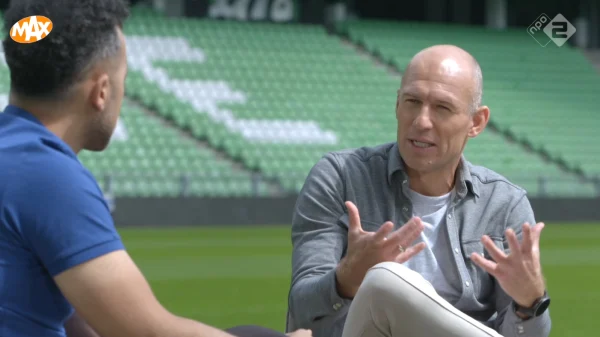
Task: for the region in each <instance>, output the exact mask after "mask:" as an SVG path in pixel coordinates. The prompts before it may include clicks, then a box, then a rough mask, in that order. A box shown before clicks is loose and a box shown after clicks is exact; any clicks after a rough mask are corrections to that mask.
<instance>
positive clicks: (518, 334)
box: [498, 308, 552, 337]
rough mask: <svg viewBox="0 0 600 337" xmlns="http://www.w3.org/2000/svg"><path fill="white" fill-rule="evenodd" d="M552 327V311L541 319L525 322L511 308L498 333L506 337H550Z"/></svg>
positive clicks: (544, 314)
mask: <svg viewBox="0 0 600 337" xmlns="http://www.w3.org/2000/svg"><path fill="white" fill-rule="evenodd" d="M551 325H552V322H551V319H550V310H546V312H544V313H543V314H542V315H541V316H539V317H532V318H529V319H527V320H523V319H521V318H520V317H518V316H517V315H516V314H515V312H514V311H513V310H511V309H510V308H509V309H508V310H506V314H505V315H504V319H503V320H502V324H501V325H500V328H499V329H498V330H499V331H498V332H499V333H500V334H502V336H504V337H548V336H549V335H550V329H551Z"/></svg>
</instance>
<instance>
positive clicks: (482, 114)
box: [468, 106, 490, 138]
mask: <svg viewBox="0 0 600 337" xmlns="http://www.w3.org/2000/svg"><path fill="white" fill-rule="evenodd" d="M489 120H490V109H489V108H488V107H487V106H482V107H479V109H477V111H476V112H475V113H474V114H473V116H471V129H470V130H469V134H468V135H469V137H471V138H474V137H477V135H479V134H480V133H481V132H482V131H483V130H484V129H485V127H486V126H487V123H488V121H489Z"/></svg>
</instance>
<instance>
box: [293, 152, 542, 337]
mask: <svg viewBox="0 0 600 337" xmlns="http://www.w3.org/2000/svg"><path fill="white" fill-rule="evenodd" d="M408 186H409V184H408V176H407V174H406V173H405V171H404V169H403V161H402V160H401V158H400V154H399V152H398V145H397V143H396V142H393V143H388V144H383V145H380V146H375V147H363V148H358V149H352V150H343V151H338V152H331V153H328V154H326V155H325V156H323V158H321V160H319V161H318V162H317V164H316V165H315V166H314V167H313V168H312V170H311V171H310V173H309V175H308V177H307V179H306V182H305V184H304V187H303V188H302V190H301V192H300V195H299V198H298V200H297V204H296V207H295V210H294V214H293V223H292V243H293V257H292V284H291V289H290V294H289V312H288V322H287V331H292V330H295V329H298V328H306V329H312V330H313V336H314V337H340V336H341V335H342V329H343V326H344V321H345V317H346V314H347V310H348V307H349V305H350V303H351V301H350V300H348V299H345V298H342V297H340V296H339V294H338V293H337V290H336V279H335V268H336V266H337V264H338V263H339V261H340V259H341V258H342V257H343V256H344V255H345V253H346V249H347V235H348V213H347V210H346V208H345V205H344V202H345V201H352V202H354V203H355V204H356V206H357V207H358V209H359V213H360V217H361V222H362V226H363V229H364V230H367V231H377V229H378V228H379V227H380V226H381V225H382V224H383V223H384V222H386V221H388V220H391V221H393V222H394V224H395V226H396V228H399V227H400V226H402V225H403V224H404V223H406V222H407V221H408V220H409V219H410V217H411V216H412V205H411V201H410V200H409V198H408V197H407V195H408V193H407V189H408ZM455 189H456V193H455V195H456V197H455V198H454V199H453V200H452V203H451V205H450V206H449V209H448V214H447V219H446V224H447V226H448V235H449V239H450V243H451V247H450V248H449V250H448V252H447V254H450V255H452V256H453V257H454V260H455V261H456V264H455V267H456V268H457V271H458V274H459V275H460V279H457V280H454V281H455V282H456V284H455V285H456V287H457V289H462V296H461V297H460V298H459V299H458V301H456V302H455V303H452V304H453V305H454V306H455V307H456V308H458V309H459V310H461V311H463V312H464V313H466V314H468V315H469V316H471V317H473V318H475V319H477V320H478V321H480V322H482V323H484V324H485V325H487V326H490V327H492V328H494V329H495V330H497V331H498V332H499V333H500V334H502V335H503V336H505V337H525V336H528V337H547V336H548V335H549V334H550V326H551V320H550V313H549V310H547V311H546V312H545V313H544V314H543V315H542V316H540V317H535V318H531V319H529V320H526V321H523V320H521V319H520V318H519V317H518V316H517V315H516V314H515V313H514V311H513V310H512V307H511V305H510V304H511V298H510V297H509V296H508V295H507V294H506V293H505V292H504V291H503V290H502V288H501V287H500V285H499V284H498V283H497V282H496V281H495V279H494V278H493V277H491V276H490V275H489V274H487V273H486V272H485V271H484V270H482V269H481V268H479V267H478V266H477V265H475V264H474V263H473V262H471V260H470V258H469V257H470V255H471V254H472V253H474V252H475V253H477V254H483V255H484V256H485V257H486V258H488V259H491V257H490V256H489V255H488V253H487V251H486V250H485V249H484V247H483V244H482V243H481V237H482V236H483V235H484V234H487V235H489V236H490V238H491V239H492V240H493V241H494V242H495V243H496V245H497V246H498V247H500V248H502V249H504V250H505V251H506V252H508V251H509V249H508V242H507V241H506V239H505V238H504V232H505V230H506V229H507V228H509V227H511V228H513V229H514V230H515V232H516V233H517V235H518V236H519V238H521V229H522V226H523V224H524V223H525V222H528V223H530V224H532V225H534V224H535V223H536V222H535V218H534V215H533V210H532V208H531V205H530V203H529V200H528V199H527V197H526V193H525V191H524V190H523V189H522V188H520V187H518V186H516V185H514V184H512V183H511V182H509V181H508V180H507V179H506V178H504V177H502V176H501V175H499V174H497V173H495V172H493V171H491V170H489V169H486V168H483V167H480V166H475V165H472V164H471V163H469V162H468V161H466V159H465V158H464V157H463V158H462V159H461V163H460V166H459V170H458V174H457V175H456V185H455ZM458 282H460V284H458Z"/></svg>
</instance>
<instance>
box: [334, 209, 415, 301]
mask: <svg viewBox="0 0 600 337" xmlns="http://www.w3.org/2000/svg"><path fill="white" fill-rule="evenodd" d="M346 207H347V208H348V215H349V226H348V250H347V253H346V256H345V257H344V258H343V259H342V261H340V264H339V265H338V268H337V270H336V275H337V280H338V292H339V293H340V295H341V296H343V297H347V298H353V297H354V295H355V294H356V291H357V290H358V288H359V287H360V284H361V283H362V280H363V279H364V277H365V275H366V273H367V271H368V270H369V268H371V267H373V266H374V265H376V264H378V263H380V262H390V261H391V262H398V263H403V262H405V261H407V260H408V259H410V258H411V257H412V256H414V255H416V254H417V253H419V252H420V251H421V250H423V248H425V243H423V242H421V243H419V244H417V245H414V246H412V243H413V241H415V239H416V238H417V237H419V235H420V234H421V232H422V231H423V228H424V227H423V223H422V222H421V220H420V219H419V218H412V219H411V220H410V221H408V222H407V223H406V224H405V225H404V226H402V227H401V228H400V229H399V230H397V231H396V232H394V233H391V232H392V230H393V229H394V224H393V223H391V222H389V221H388V222H386V223H384V224H383V225H382V226H381V227H380V228H379V230H378V231H377V232H375V233H372V232H365V231H364V230H363V229H362V226H361V223H360V216H359V214H358V209H357V208H356V206H355V205H354V204H353V203H352V202H350V201H348V202H346ZM390 233H391V234H390Z"/></svg>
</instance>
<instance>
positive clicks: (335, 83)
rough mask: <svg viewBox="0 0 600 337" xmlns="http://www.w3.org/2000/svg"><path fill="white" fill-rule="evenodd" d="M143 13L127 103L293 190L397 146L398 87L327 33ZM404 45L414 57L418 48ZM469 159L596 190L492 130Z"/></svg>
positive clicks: (558, 191) (550, 187) (556, 186)
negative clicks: (336, 163) (319, 169)
mask: <svg viewBox="0 0 600 337" xmlns="http://www.w3.org/2000/svg"><path fill="white" fill-rule="evenodd" d="M136 14H137V15H136V16H135V17H134V19H133V20H131V21H130V22H129V23H128V26H127V27H126V34H127V36H128V46H129V52H130V66H131V75H130V77H129V80H128V81H129V82H128V94H129V95H130V96H131V97H134V98H136V99H138V100H139V101H140V102H142V103H143V104H145V105H147V106H149V107H151V108H152V109H154V110H156V111H157V112H158V113H159V114H160V115H162V116H164V117H166V118H168V119H170V120H172V121H173V122H174V123H175V124H176V125H178V126H179V127H181V128H182V129H186V130H189V131H191V132H192V133H193V134H194V136H196V137H197V138H198V139H202V140H206V141H207V142H208V143H209V144H211V145H212V146H214V147H215V148H217V149H220V150H222V151H224V152H226V153H227V154H228V155H229V156H231V157H232V158H234V159H236V160H239V161H240V162H242V163H243V164H244V165H245V166H246V167H247V168H249V169H251V170H255V171H258V172H261V173H262V174H263V175H264V176H265V177H267V178H271V179H274V180H275V181H279V182H280V183H281V184H282V185H283V186H284V188H285V189H286V190H288V191H290V192H294V191H297V190H299V189H300V188H301V185H302V183H303V180H304V178H305V176H306V174H307V173H308V170H309V169H310V167H311V166H312V165H314V163H315V162H316V161H317V160H318V159H319V157H320V156H322V155H323V154H324V153H325V152H326V151H329V150H336V149H342V148H349V147H356V146H363V145H374V144H377V143H382V142H387V141H393V140H394V138H395V132H396V127H395V122H396V121H395V117H394V113H393V111H394V104H395V98H396V97H395V91H396V90H397V87H398V85H399V79H398V78H394V77H393V76H391V75H390V74H388V73H387V72H386V71H385V69H383V68H381V67H378V66H376V65H375V64H374V63H373V62H372V61H371V60H369V59H366V58H364V57H362V56H361V55H359V54H358V53H357V52H356V50H354V49H353V48H352V47H349V46H347V45H346V44H344V42H343V41H341V40H340V39H339V38H337V37H334V36H330V35H328V34H327V33H326V31H325V29H324V28H322V27H316V26H306V25H302V26H300V25H272V24H263V23H241V22H225V21H211V20H198V19H180V18H178V19H173V18H166V17H162V16H159V15H156V14H153V13H152V12H137V13H136ZM382 36H384V37H386V38H389V36H390V35H385V34H383V35H382ZM369 41H372V40H371V39H369ZM432 42H434V41H431V40H425V41H424V42H419V43H420V44H421V45H423V46H426V45H429V44H430V43H432ZM438 42H439V41H438ZM530 42H531V41H530ZM396 46H399V47H398V48H400V50H401V51H402V52H401V53H400V52H398V53H397V54H399V55H405V56H406V57H409V55H411V54H413V53H414V52H415V48H416V44H415V45H413V46H410V47H409V46H407V47H406V49H403V48H404V45H403V44H402V43H400V44H396ZM405 61H406V59H405ZM493 81H494V80H490V82H493ZM494 85H496V84H491V86H494ZM496 92H497V91H496ZM490 105H492V104H490ZM492 106H495V104H494V105H492ZM505 123H506V125H507V127H508V126H510V125H514V124H517V125H518V124H520V123H514V120H512V122H511V123H509V122H508V121H505ZM546 133H547V132H546ZM467 153H468V157H469V159H471V160H472V161H474V162H476V163H481V164H484V165H486V166H488V167H491V168H493V169H495V170H498V171H499V172H501V173H502V174H504V175H506V176H508V177H509V178H511V179H512V180H513V181H515V182H516V183H518V184H520V185H522V186H525V187H526V188H527V189H528V190H529V191H530V192H531V193H533V194H537V193H542V192H543V193H546V194H549V195H593V194H594V188H593V185H592V184H591V183H587V184H586V183H582V182H579V177H578V176H577V175H575V174H570V173H566V172H564V171H562V170H561V169H560V168H559V167H558V166H557V165H556V164H554V163H551V162H546V161H544V160H543V159H542V158H541V157H540V156H537V155H534V154H532V153H530V152H528V151H526V149H525V148H524V147H523V146H522V145H520V144H516V143H509V142H507V139H506V138H505V137H504V136H503V135H501V134H498V133H494V132H493V131H487V132H486V133H484V134H483V135H482V136H481V137H478V138H477V139H476V140H475V141H473V142H472V144H471V145H470V146H469V149H468V150H467ZM538 173H542V174H543V177H545V178H546V179H547V181H548V184H546V185H545V186H546V187H545V188H544V191H540V190H539V189H540V186H542V185H540V184H539V183H538V181H537V180H536V178H535V177H537V176H538V175H539V174H538Z"/></svg>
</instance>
